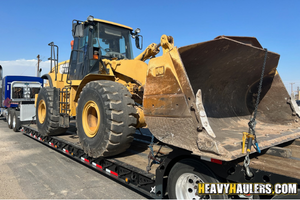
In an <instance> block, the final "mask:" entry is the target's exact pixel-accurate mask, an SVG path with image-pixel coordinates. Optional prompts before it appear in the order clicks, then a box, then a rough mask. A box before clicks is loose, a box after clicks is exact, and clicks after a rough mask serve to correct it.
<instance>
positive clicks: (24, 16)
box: [0, 0, 300, 92]
mask: <svg viewBox="0 0 300 200" xmlns="http://www.w3.org/2000/svg"><path fill="white" fill-rule="evenodd" d="M0 9H1V10H0V22H1V28H0V30H1V32H0V35H1V37H0V65H2V66H3V68H4V74H5V75H12V74H21V75H35V73H36V72H35V68H36V62H37V61H36V60H37V58H36V56H37V55H38V54H40V55H41V58H42V60H43V61H42V63H41V66H42V68H43V72H44V73H47V72H48V70H49V64H48V62H46V61H47V58H48V57H50V47H49V46H48V43H50V42H52V41H53V42H55V44H57V45H58V46H59V47H60V49H59V50H60V52H59V60H60V61H63V60H67V59H69V57H70V41H71V40H72V34H71V23H72V20H73V19H78V20H85V19H86V18H87V16H88V15H93V16H94V17H95V18H99V19H104V20H109V21H113V22H117V23H121V24H124V25H127V26H130V27H132V28H133V29H135V28H140V29H141V34H142V35H143V37H144V47H146V46H147V45H148V44H150V43H152V42H159V40H160V36H161V35H162V34H167V35H172V36H173V37H174V41H175V45H176V46H177V47H181V46H185V45H189V44H193V43H198V42H203V41H207V40H211V39H213V38H215V37H216V36H219V35H230V36H254V37H256V38H257V39H258V40H259V42H260V43H261V44H262V46H263V47H265V48H268V50H269V51H273V52H276V53H279V54H280V55H281V58H280V61H279V66H278V71H279V73H280V75H281V78H282V80H283V81H284V83H285V85H286V86H287V88H288V91H289V92H290V83H295V84H294V89H296V87H297V86H299V87H300V77H299V76H300V39H299V37H300V1H298V0H287V1H283V0H280V1H279V0H272V1H271V0H265V1H262V0H260V1H258V0H252V1H237V0H231V1H229V0H227V1H221V0H209V1H208V0H206V1H204V0H198V1H192V0H191V1H176V0H175V1H156V0H153V1H117V0H110V1H101V0H98V1H76V0H72V1H67V0H60V1H57V0H52V1H43V0H40V1H33V0H32V1H31V0H22V1H20V0H15V1H5V0H0ZM140 52H141V51H140V50H138V49H135V48H134V55H135V56H137V55H138V54H139V53H140Z"/></svg>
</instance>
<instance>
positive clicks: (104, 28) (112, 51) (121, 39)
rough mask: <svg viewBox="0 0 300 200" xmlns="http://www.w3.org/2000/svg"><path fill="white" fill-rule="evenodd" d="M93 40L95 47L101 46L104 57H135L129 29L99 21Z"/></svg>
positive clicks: (101, 53)
mask: <svg viewBox="0 0 300 200" xmlns="http://www.w3.org/2000/svg"><path fill="white" fill-rule="evenodd" d="M92 42H93V46H94V47H98V48H100V52H99V53H100V55H101V56H102V58H108V59H110V58H118V59H133V54H132V50H131V40H130V30H128V29H124V28H119V27H116V26H113V25H108V24H104V23H98V24H97V30H96V31H93V41H92Z"/></svg>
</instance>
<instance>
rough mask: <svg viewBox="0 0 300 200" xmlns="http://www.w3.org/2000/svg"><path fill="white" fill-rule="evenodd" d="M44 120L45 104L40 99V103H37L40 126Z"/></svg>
mask: <svg viewBox="0 0 300 200" xmlns="http://www.w3.org/2000/svg"><path fill="white" fill-rule="evenodd" d="M45 118H46V103H45V101H44V100H43V99H41V100H40V102H39V107H38V119H39V122H40V123H41V124H43V123H44V121H45Z"/></svg>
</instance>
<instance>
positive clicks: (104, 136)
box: [76, 80, 136, 158]
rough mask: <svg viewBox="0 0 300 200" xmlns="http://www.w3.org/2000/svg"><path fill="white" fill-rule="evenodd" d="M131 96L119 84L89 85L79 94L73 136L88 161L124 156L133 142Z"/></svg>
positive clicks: (133, 128)
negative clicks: (75, 133) (90, 159)
mask: <svg viewBox="0 0 300 200" xmlns="http://www.w3.org/2000/svg"><path fill="white" fill-rule="evenodd" d="M133 105H134V101H133V100H132V99H131V94H130V93H129V91H128V90H127V89H126V87H125V86H123V85H122V84H120V83H116V82H113V81H104V80H100V81H92V82H89V83H88V84H87V85H86V86H85V87H84V88H83V90H82V92H81V94H80V99H79V100H78V106H77V112H76V113H77V117H76V123H77V134H78V136H79V139H80V143H81V146H82V148H83V149H84V152H85V153H87V154H88V155H89V156H91V157H94V158H96V157H100V156H105V157H107V156H113V155H117V154H119V153H122V152H124V151H125V150H126V149H127V148H128V147H129V146H130V144H131V142H132V140H133V134H134V133H135V127H134V125H135V124H136V118H135V117H134V114H135V113H136V110H135V108H134V107H133Z"/></svg>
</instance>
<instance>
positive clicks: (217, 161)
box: [211, 158, 222, 165]
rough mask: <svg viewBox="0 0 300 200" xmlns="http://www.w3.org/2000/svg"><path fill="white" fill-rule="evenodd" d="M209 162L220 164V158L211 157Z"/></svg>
mask: <svg viewBox="0 0 300 200" xmlns="http://www.w3.org/2000/svg"><path fill="white" fill-rule="evenodd" d="M211 162H213V163H217V164H220V165H222V160H217V159H213V158H212V159H211Z"/></svg>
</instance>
